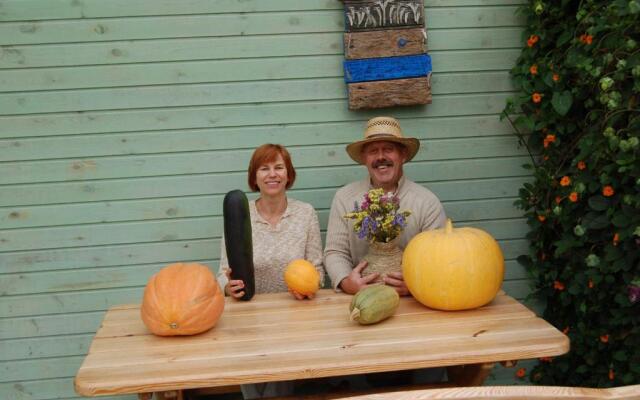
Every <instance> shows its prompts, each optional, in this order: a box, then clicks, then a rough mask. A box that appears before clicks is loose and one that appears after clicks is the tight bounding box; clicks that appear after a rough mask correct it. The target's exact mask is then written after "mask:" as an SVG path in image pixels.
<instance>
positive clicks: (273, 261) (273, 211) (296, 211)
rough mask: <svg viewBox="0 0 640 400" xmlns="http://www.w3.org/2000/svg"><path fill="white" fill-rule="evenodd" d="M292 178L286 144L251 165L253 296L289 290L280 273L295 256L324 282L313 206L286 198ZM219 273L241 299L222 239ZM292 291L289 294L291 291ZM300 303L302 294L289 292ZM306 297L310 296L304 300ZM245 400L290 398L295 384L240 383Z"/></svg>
mask: <svg viewBox="0 0 640 400" xmlns="http://www.w3.org/2000/svg"><path fill="white" fill-rule="evenodd" d="M295 179H296V170H295V169H294V168H293V164H292V163H291V156H290V155H289V152H288V151H287V149H285V148H284V146H281V145H279V144H263V145H262V146H260V147H258V148H257V149H256V150H255V151H254V152H253V156H252V157H251V161H250V162H249V171H248V181H249V187H250V188H251V190H252V191H254V192H260V196H259V197H258V198H257V199H256V200H252V201H249V214H250V217H251V231H252V232H251V239H252V242H253V267H254V270H255V273H254V277H255V288H256V293H274V292H285V291H287V285H286V284H285V282H284V270H285V268H286V267H287V265H288V264H289V263H290V262H291V261H293V260H295V259H298V258H303V259H305V260H308V261H309V262H311V263H312V264H313V265H314V266H315V267H316V269H317V271H318V273H319V274H320V282H323V280H324V279H323V278H324V269H323V267H322V240H321V239H320V224H319V223H318V216H317V215H316V211H315V210H314V209H313V206H311V205H310V204H307V203H304V202H302V201H298V200H294V199H292V198H289V197H287V194H286V191H287V189H289V188H290V187H291V186H293V182H294V181H295ZM220 247H221V248H220V269H219V271H220V274H219V275H218V282H220V285H221V286H224V292H225V294H226V295H228V296H231V297H233V298H236V299H238V298H240V297H242V296H243V295H244V290H243V288H244V282H242V281H241V280H237V279H231V278H230V273H231V269H233V265H229V262H228V260H227V251H226V248H225V244H224V238H223V240H221V246H220ZM290 292H291V291H290ZM291 294H292V295H293V296H294V297H295V298H296V299H298V300H303V299H304V298H305V296H303V295H301V294H300V293H296V292H291ZM307 297H310V298H311V297H313V295H311V296H307ZM240 388H241V390H242V395H243V397H244V398H245V399H256V398H262V397H273V396H287V395H291V394H293V391H294V383H293V381H285V382H268V383H260V384H255V385H241V386H240Z"/></svg>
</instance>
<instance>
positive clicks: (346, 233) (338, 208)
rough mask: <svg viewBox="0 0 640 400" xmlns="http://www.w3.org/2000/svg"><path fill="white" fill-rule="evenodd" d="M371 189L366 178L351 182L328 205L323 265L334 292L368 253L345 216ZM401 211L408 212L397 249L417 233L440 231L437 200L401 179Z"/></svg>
mask: <svg viewBox="0 0 640 400" xmlns="http://www.w3.org/2000/svg"><path fill="white" fill-rule="evenodd" d="M369 189H371V184H370V181H369V179H365V180H362V181H358V182H354V183H351V184H349V185H346V186H344V187H342V188H341V189H339V190H338V192H336V195H335V197H334V198H333V203H332V204H331V212H330V214H329V225H328V227H327V244H326V246H325V249H324V266H325V269H326V271H327V274H328V275H329V277H330V278H331V284H332V286H333V288H334V289H336V290H337V289H338V284H339V283H340V282H341V281H342V280H343V279H344V278H346V277H347V275H349V273H350V272H351V270H352V269H353V267H355V266H356V265H357V264H358V263H359V262H360V260H362V258H363V257H364V256H365V255H366V254H367V250H368V248H369V245H368V243H367V241H366V239H359V238H358V236H357V234H356V233H355V232H354V230H353V224H354V221H353V220H348V219H345V218H344V215H345V214H346V213H348V212H351V211H353V208H354V204H355V203H356V202H357V203H358V204H360V203H361V202H362V200H363V196H364V194H365V193H366V192H367V191H368V190H369ZM397 194H398V197H399V199H400V210H401V211H404V210H409V211H411V215H410V216H409V218H408V219H407V227H406V228H405V229H404V230H403V232H402V234H401V235H400V239H399V242H398V244H399V246H400V247H401V248H403V249H404V248H405V247H406V245H407V243H409V240H411V239H412V238H413V237H414V236H415V235H417V234H418V233H420V232H423V231H426V230H430V229H436V228H441V227H443V226H444V225H445V222H446V215H445V212H444V208H443V207H442V204H441V203H440V200H438V198H437V197H436V195H434V194H433V193H432V192H431V191H430V190H428V189H426V188H425V187H423V186H420V185H418V184H417V183H415V182H412V181H410V180H408V179H406V178H404V177H402V178H401V179H400V182H399V183H398V191H397Z"/></svg>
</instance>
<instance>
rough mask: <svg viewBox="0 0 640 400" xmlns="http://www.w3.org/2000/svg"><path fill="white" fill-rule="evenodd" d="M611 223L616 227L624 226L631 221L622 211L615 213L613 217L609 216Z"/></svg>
mask: <svg viewBox="0 0 640 400" xmlns="http://www.w3.org/2000/svg"><path fill="white" fill-rule="evenodd" d="M611 223H612V224H613V226H615V227H617V228H626V227H627V226H629V224H630V223H631V221H630V220H629V218H628V217H627V216H626V215H624V214H623V213H616V214H615V215H614V216H613V218H611Z"/></svg>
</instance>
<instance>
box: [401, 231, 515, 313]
mask: <svg viewBox="0 0 640 400" xmlns="http://www.w3.org/2000/svg"><path fill="white" fill-rule="evenodd" d="M402 273H403V275H404V280H405V282H406V284H407V288H408V289H409V292H411V294H412V295H413V297H414V298H415V299H416V300H418V301H419V302H421V303H422V304H424V305H425V306H427V307H430V308H435V309H439V310H466V309H471V308H477V307H480V306H483V305H485V304H487V303H489V302H490V301H491V300H493V298H494V297H495V296H496V294H497V293H498V291H499V290H500V287H501V285H502V281H503V279H504V256H503V255H502V251H501V250H500V246H499V245H498V243H497V242H496V240H495V239H494V238H493V237H492V236H491V235H489V234H488V233H487V232H485V231H483V230H481V229H477V228H469V227H467V228H456V229H454V228H453V226H452V224H451V220H447V224H446V226H445V228H443V229H436V230H431V231H426V232H422V233H420V234H418V235H416V236H415V237H414V238H413V239H412V240H411V241H410V242H409V244H408V245H407V247H406V248H405V250H404V254H403V258H402Z"/></svg>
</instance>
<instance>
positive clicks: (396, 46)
mask: <svg viewBox="0 0 640 400" xmlns="http://www.w3.org/2000/svg"><path fill="white" fill-rule="evenodd" d="M341 1H342V2H343V3H344V14H345V18H344V20H345V34H344V53H345V62H344V72H345V82H346V83H347V91H348V93H349V109H351V110H357V109H364V108H382V107H393V106H407V105H415V104H429V103H431V83H430V82H431V58H430V56H429V55H428V54H427V48H426V43H427V35H426V30H425V24H424V1H423V0H341Z"/></svg>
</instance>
